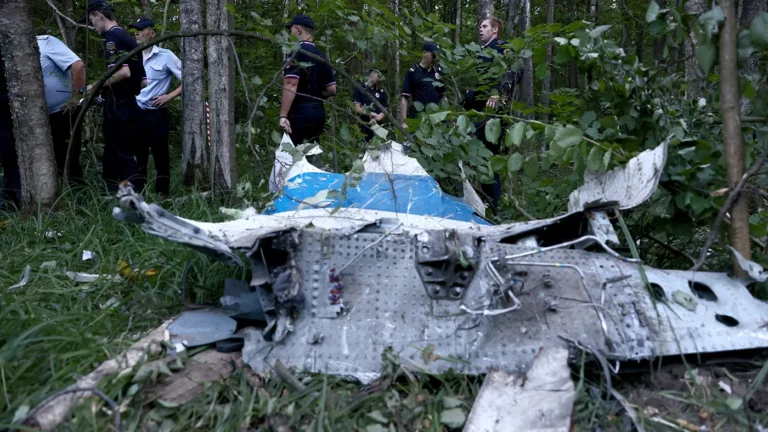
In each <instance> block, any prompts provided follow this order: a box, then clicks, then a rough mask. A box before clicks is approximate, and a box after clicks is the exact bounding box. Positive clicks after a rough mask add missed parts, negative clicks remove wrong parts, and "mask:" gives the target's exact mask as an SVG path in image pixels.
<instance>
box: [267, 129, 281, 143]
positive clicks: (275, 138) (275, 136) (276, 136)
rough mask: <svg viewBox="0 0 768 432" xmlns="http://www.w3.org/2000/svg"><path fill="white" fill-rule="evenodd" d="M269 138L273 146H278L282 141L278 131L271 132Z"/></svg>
mask: <svg viewBox="0 0 768 432" xmlns="http://www.w3.org/2000/svg"><path fill="white" fill-rule="evenodd" d="M270 136H271V137H272V141H274V142H275V144H280V141H282V140H283V137H282V136H281V135H280V133H279V132H278V131H272V133H271V134H270Z"/></svg>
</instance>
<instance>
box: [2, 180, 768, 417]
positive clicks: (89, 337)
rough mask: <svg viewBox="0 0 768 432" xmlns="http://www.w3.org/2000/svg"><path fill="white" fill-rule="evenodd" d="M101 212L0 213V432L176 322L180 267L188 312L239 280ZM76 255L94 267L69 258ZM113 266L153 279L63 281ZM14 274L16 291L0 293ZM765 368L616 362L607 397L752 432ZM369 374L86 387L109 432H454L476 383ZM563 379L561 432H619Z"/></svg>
mask: <svg viewBox="0 0 768 432" xmlns="http://www.w3.org/2000/svg"><path fill="white" fill-rule="evenodd" d="M152 200H154V198H153V197H151V196H150V198H149V199H148V201H152ZM215 201H216V202H212V200H211V199H210V198H204V197H200V195H194V194H193V195H190V196H187V197H186V198H182V199H175V200H174V199H169V200H160V201H159V203H160V204H161V205H163V206H164V207H165V208H166V209H168V210H169V211H171V212H173V213H175V214H178V215H181V216H183V217H185V218H191V219H197V220H207V221H221V220H225V217H224V216H223V215H221V214H219V211H218V208H219V207H220V206H225V207H238V206H240V205H241V204H242V199H241V198H235V197H233V198H226V199H217V200H215ZM115 204H116V200H115V199H114V198H111V197H108V196H105V195H104V193H103V192H101V191H98V190H95V189H80V190H69V191H67V192H66V193H65V194H64V196H63V197H62V198H61V200H60V201H59V203H57V205H56V208H55V209H54V211H52V212H49V213H41V214H40V215H38V216H37V217H29V218H20V217H19V216H17V215H15V214H0V263H2V265H1V266H0V287H1V289H0V430H5V429H12V428H17V427H16V426H13V424H14V423H15V421H18V420H19V419H21V418H23V417H24V414H25V413H26V412H27V410H29V409H30V408H32V407H35V406H36V405H37V404H38V403H39V402H40V401H41V400H43V399H44V398H45V397H46V396H48V395H51V394H53V393H55V392H56V391H58V390H61V389H63V388H65V387H66V386H68V385H70V384H72V383H73V382H74V378H75V377H78V376H83V375H86V374H88V373H89V372H91V371H92V370H94V369H95V368H96V367H97V366H98V365H99V364H100V363H101V362H103V361H104V360H107V359H109V358H113V357H114V356H116V355H117V354H118V353H120V352H121V351H123V350H125V349H126V348H127V347H128V346H130V345H131V344H133V343H134V342H136V341H137V340H138V339H139V338H141V337H142V336H143V335H144V334H146V333H147V332H148V331H150V330H151V329H153V328H155V327H157V326H158V325H160V324H161V323H162V322H163V321H165V320H167V319H168V318H170V317H173V316H175V315H177V314H178V313H180V312H181V311H183V310H184V306H183V304H182V302H181V296H180V290H179V281H180V279H181V273H182V269H183V267H184V263H185V262H187V261H188V262H190V263H191V264H192V266H191V268H192V269H193V272H192V274H191V278H190V280H192V281H194V283H193V284H192V286H191V289H192V292H193V294H194V296H195V299H196V300H198V301H201V300H206V299H215V298H218V296H220V288H219V287H220V286H221V281H223V279H224V278H226V277H234V278H240V279H242V278H244V277H245V276H246V274H245V270H243V269H239V268H235V267H228V266H226V265H225V264H220V263H214V262H212V261H210V260H209V259H208V258H207V257H204V256H202V255H201V254H198V253H196V252H194V251H192V250H190V249H188V248H185V247H183V246H181V245H177V244H174V243H171V242H168V241H163V240H160V239H158V238H156V237H153V236H150V235H148V234H145V233H143V232H142V231H141V230H140V229H139V228H138V227H136V226H133V225H128V224H125V223H121V222H118V221H116V220H115V219H114V218H113V217H112V215H111V214H112V208H113V206H114V205H115ZM83 251H91V252H93V253H94V254H95V256H94V257H93V258H91V259H89V260H83ZM121 261H126V262H130V264H131V265H132V266H133V267H134V268H135V269H137V271H138V273H141V274H143V273H145V271H147V270H154V271H156V275H154V276H152V277H138V278H131V277H128V278H121V279H119V280H118V281H110V280H107V279H100V280H97V281H95V282H91V283H87V284H75V283H74V282H72V281H71V280H70V279H69V278H68V277H67V276H66V274H65V272H66V271H83V272H89V273H96V274H117V273H118V266H119V263H120V262H121ZM26 266H29V267H30V269H31V276H30V278H29V281H28V283H27V284H26V285H24V286H23V287H21V288H19V289H18V290H16V291H14V292H10V293H9V292H6V287H9V286H11V285H14V284H16V283H18V282H19V279H20V276H21V275H22V273H23V272H24V269H25V267H26ZM761 355H762V357H761ZM765 359H766V357H765V353H754V352H753V353H747V354H744V353H742V354H738V355H736V354H734V355H732V356H731V358H729V359H720V363H717V364H713V363H711V362H708V363H706V364H702V365H699V366H697V365H696V364H694V361H695V360H696V359H676V360H675V359H673V360H665V363H664V364H661V365H660V364H658V363H654V364H639V363H638V364H629V363H626V364H622V370H620V371H619V372H620V373H619V374H618V375H614V376H613V380H612V382H613V388H614V389H615V390H616V391H617V392H619V393H620V394H622V395H623V396H624V397H625V398H626V399H627V400H628V403H629V404H630V405H631V406H632V407H634V411H636V413H637V417H638V421H639V422H640V423H641V424H642V425H644V427H645V430H649V431H650V430H709V431H741V430H745V431H746V430H755V431H762V430H766V429H762V427H767V428H768V379H765V378H766V377H765V375H766V373H768V363H766V362H765ZM383 367H385V370H389V371H390V373H389V375H385V376H389V377H390V378H391V379H387V380H384V381H383V382H381V383H380V385H378V386H373V387H361V386H360V385H358V384H355V383H350V382H347V381H344V380H341V379H338V378H334V377H331V376H323V375H311V376H301V377H299V378H300V379H301V380H302V382H303V383H304V385H305V388H304V390H301V391H293V390H290V389H288V388H287V387H286V384H285V383H284V382H283V381H281V380H280V379H276V378H272V379H266V378H265V377H259V376H255V375H254V374H253V373H252V372H251V371H250V369H249V368H248V367H247V366H244V367H238V368H237V369H236V370H235V371H234V372H233V373H232V374H231V375H230V376H229V377H228V378H226V379H224V380H223V381H218V382H213V383H209V384H206V385H205V386H204V387H203V391H202V393H201V394H200V395H198V396H197V397H195V398H194V399H192V400H191V401H189V402H187V403H185V404H178V403H174V402H172V401H166V400H162V399H159V400H154V401H152V400H151V398H147V397H145V396H146V392H147V391H148V389H150V388H151V387H152V384H153V382H154V381H155V379H156V378H158V377H162V376H163V374H164V373H165V372H166V371H165V370H161V369H155V370H152V371H149V373H148V372H147V369H145V370H144V371H143V372H141V373H139V369H141V368H139V367H136V368H134V373H131V374H127V375H126V374H122V375H121V376H119V377H113V378H109V379H105V380H102V382H100V383H99V388H100V389H101V390H102V391H104V392H105V393H106V394H107V395H109V397H111V398H113V399H114V400H115V402H116V403H117V404H118V405H120V416H121V418H122V427H121V430H123V431H133V430H158V431H160V430H162V431H170V430H178V431H189V430H222V431H233V430H280V431H288V430H294V431H295V430H305V429H309V428H310V427H311V429H312V430H327V431H337V430H338V431H342V430H362V431H371V432H373V431H388V430H393V431H394V430H424V431H441V430H448V429H451V428H452V427H453V428H454V429H460V425H461V422H462V415H466V414H467V413H468V412H469V410H470V409H471V407H472V403H473V400H474V398H475V396H476V395H477V392H478V390H479V388H480V386H481V385H482V380H483V377H468V376H462V375H454V374H447V375H440V376H430V375H425V374H421V373H413V372H408V371H406V370H405V369H404V368H403V367H402V366H400V365H395V364H389V365H387V361H384V363H383ZM631 368H634V369H633V370H630V369H631ZM398 372H399V373H398ZM175 373H180V372H179V371H176V372H175ZM139 375H141V377H139ZM573 380H574V382H575V385H576V390H577V402H576V405H575V409H574V419H573V420H574V429H575V430H577V431H582V430H583V431H587V430H588V431H595V430H600V431H623V430H630V429H631V421H630V419H629V417H628V416H627V415H626V414H625V409H624V407H623V406H622V404H621V403H620V402H618V401H617V400H616V398H615V397H613V396H611V395H610V394H609V392H607V391H606V390H607V389H606V385H605V380H604V379H603V376H602V373H601V372H600V368H599V367H596V366H595V365H594V364H590V363H581V364H575V365H574V366H573ZM112 414H113V412H112V411H110V410H108V408H107V406H106V405H105V404H104V403H103V402H102V401H101V400H100V399H98V398H96V397H89V398H88V399H86V402H85V403H82V404H80V406H79V407H78V408H76V409H75V410H74V411H73V412H72V414H71V415H70V416H69V417H68V420H67V422H66V424H65V425H62V426H61V427H60V428H59V429H58V430H72V431H83V430H113V426H112V422H113V419H112ZM321 425H322V427H320V426H321ZM761 425H762V426H761Z"/></svg>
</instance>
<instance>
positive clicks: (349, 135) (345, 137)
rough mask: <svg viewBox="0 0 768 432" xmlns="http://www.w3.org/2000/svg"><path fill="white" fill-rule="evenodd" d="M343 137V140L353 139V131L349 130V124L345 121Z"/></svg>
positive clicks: (342, 126)
mask: <svg viewBox="0 0 768 432" xmlns="http://www.w3.org/2000/svg"><path fill="white" fill-rule="evenodd" d="M341 139H342V141H347V142H350V141H352V132H351V131H350V130H349V126H348V125H347V124H346V123H344V124H342V125H341Z"/></svg>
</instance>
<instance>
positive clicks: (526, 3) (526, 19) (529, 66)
mask: <svg viewBox="0 0 768 432" xmlns="http://www.w3.org/2000/svg"><path fill="white" fill-rule="evenodd" d="M520 11H521V14H520V15H521V18H522V20H521V21H522V23H521V26H520V36H521V37H525V32H526V31H528V28H529V27H530V26H531V0H522V2H521V7H520ZM522 84H523V91H522V96H523V101H524V102H525V105H526V106H527V107H529V108H530V107H532V106H533V105H534V104H535V103H536V102H535V100H534V94H533V57H532V56H529V57H528V58H526V59H524V60H523V81H522Z"/></svg>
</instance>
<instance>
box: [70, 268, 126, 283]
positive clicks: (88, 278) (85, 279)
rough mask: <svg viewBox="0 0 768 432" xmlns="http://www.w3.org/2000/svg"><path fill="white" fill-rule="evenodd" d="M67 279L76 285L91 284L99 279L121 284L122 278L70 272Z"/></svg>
mask: <svg viewBox="0 0 768 432" xmlns="http://www.w3.org/2000/svg"><path fill="white" fill-rule="evenodd" d="M66 274H67V277H68V278H70V279H72V280H73V281H74V282H76V283H91V282H94V281H97V280H99V279H107V280H110V281H112V282H120V276H117V275H114V276H113V275H106V274H93V273H81V272H73V271H68V272H67V273H66Z"/></svg>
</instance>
